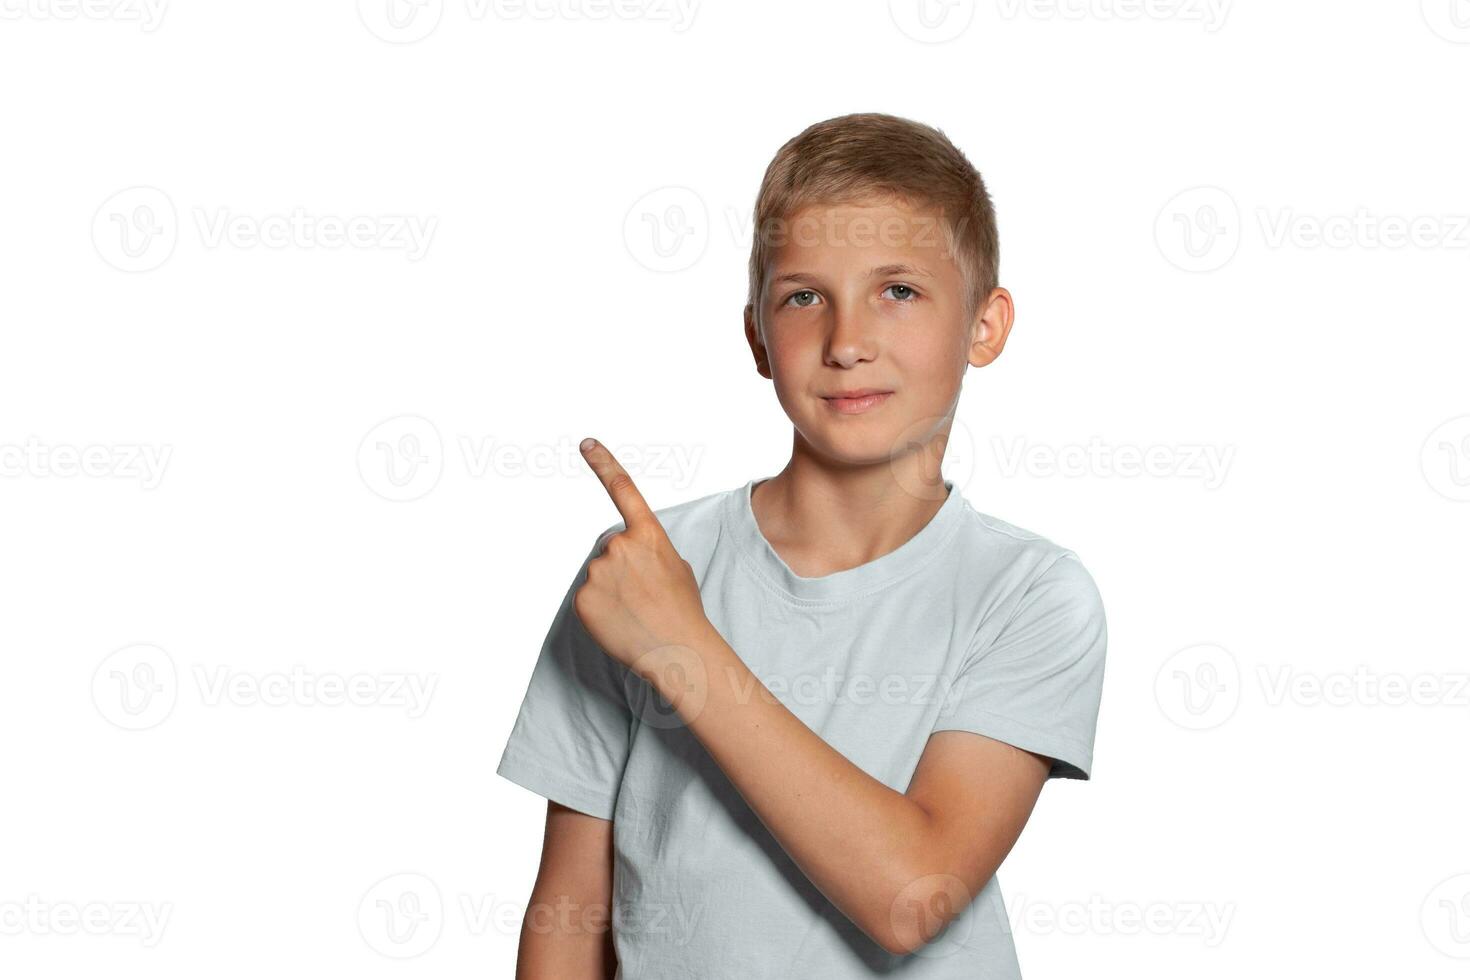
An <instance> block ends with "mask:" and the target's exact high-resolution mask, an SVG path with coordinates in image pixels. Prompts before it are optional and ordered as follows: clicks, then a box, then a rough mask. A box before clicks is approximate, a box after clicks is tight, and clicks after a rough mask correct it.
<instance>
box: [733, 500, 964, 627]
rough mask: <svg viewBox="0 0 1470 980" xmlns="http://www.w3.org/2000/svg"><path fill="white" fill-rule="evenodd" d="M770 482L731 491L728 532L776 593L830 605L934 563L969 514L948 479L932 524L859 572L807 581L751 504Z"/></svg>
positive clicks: (879, 587) (861, 568)
mask: <svg viewBox="0 0 1470 980" xmlns="http://www.w3.org/2000/svg"><path fill="white" fill-rule="evenodd" d="M766 479H769V477H760V478H755V477H752V478H751V479H750V480H749V481H748V482H747V483H746V484H745V486H743V487H739V488H737V489H735V490H733V491H731V492H730V494H729V496H728V498H727V500H726V502H725V513H724V525H725V530H726V533H727V534H729V535H730V537H731V540H732V543H733V544H734V545H735V546H736V547H737V548H738V549H739V551H740V554H741V557H742V559H743V560H744V562H745V563H746V565H747V566H748V567H749V568H750V569H751V571H752V572H754V573H755V575H756V576H757V577H759V578H761V579H764V580H765V581H766V583H767V584H768V585H770V586H772V587H773V588H775V589H776V591H778V592H780V593H784V594H785V595H786V597H787V598H789V599H793V600H796V601H816V602H831V601H840V600H844V599H852V598H858V597H861V596H864V595H869V594H871V593H873V592H876V591H879V590H881V589H883V588H885V587H886V586H888V585H891V584H893V583H895V582H897V581H898V580H900V579H902V578H905V577H907V576H908V575H910V574H912V573H913V572H915V571H917V570H918V569H920V568H922V567H923V566H924V565H925V564H927V563H929V562H930V561H932V560H933V558H934V556H935V555H936V554H937V553H938V552H939V550H940V549H941V548H943V547H944V546H945V545H946V544H948V543H949V541H950V539H951V538H953V537H954V533H955V531H957V530H958V529H959V526H960V523H961V520H962V518H963V516H964V515H963V510H964V507H965V498H964V497H963V496H962V495H961V494H960V492H959V491H958V490H957V489H955V486H954V483H953V481H950V480H945V481H944V487H945V490H946V491H948V496H947V497H945V500H944V503H943V504H942V505H940V508H939V510H938V511H936V512H935V514H934V516H933V517H931V518H930V519H929V523H927V524H925V525H924V526H923V527H922V528H920V529H919V531H918V533H917V534H915V535H914V536H913V537H911V538H909V539H908V540H907V541H905V542H904V543H903V544H901V545H899V546H898V547H897V548H895V549H894V550H892V551H890V552H888V553H887V554H886V555H880V556H879V557H877V558H875V559H873V560H872V561H870V562H866V563H864V564H862V565H858V566H856V567H855V568H846V569H843V570H842V571H840V572H833V573H831V574H830V575H822V576H820V577H817V578H803V577H802V576H800V575H797V574H796V573H795V572H793V571H792V570H791V568H790V567H789V566H787V564H786V562H785V561H783V560H782V559H781V556H780V555H778V554H776V551H775V549H774V548H772V547H771V543H770V542H769V541H767V540H766V538H765V535H763V534H761V530H760V525H759V524H757V523H756V519H755V511H754V510H753V509H752V508H751V505H750V499H751V491H752V490H754V489H755V485H756V484H757V483H761V482H763V481H764V480H766Z"/></svg>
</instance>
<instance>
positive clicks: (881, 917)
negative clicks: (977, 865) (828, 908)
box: [859, 873, 969, 956]
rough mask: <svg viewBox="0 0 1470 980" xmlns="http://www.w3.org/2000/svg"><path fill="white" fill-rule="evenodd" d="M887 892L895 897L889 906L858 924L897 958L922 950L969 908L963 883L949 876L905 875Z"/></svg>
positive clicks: (876, 911) (887, 904)
mask: <svg viewBox="0 0 1470 980" xmlns="http://www.w3.org/2000/svg"><path fill="white" fill-rule="evenodd" d="M887 893H888V894H889V895H892V896H893V898H892V900H891V901H889V902H888V903H886V907H884V908H880V909H875V910H874V911H873V912H872V913H871V914H870V916H869V920H870V921H868V922H866V923H859V925H860V926H861V928H862V929H863V931H864V932H865V933H867V935H868V937H869V938H870V939H872V940H873V941H874V942H875V943H877V944H878V945H879V946H881V947H882V948H883V949H884V950H885V951H886V952H889V953H892V954H893V955H894V956H907V955H909V954H910V953H916V952H918V951H919V950H921V949H923V948H924V947H925V946H927V945H928V944H929V943H930V942H931V941H933V940H934V938H935V937H937V936H938V935H939V934H940V933H941V932H943V931H944V929H945V927H946V926H948V925H949V923H950V922H951V921H952V920H953V919H954V918H955V917H956V916H958V915H959V914H960V913H961V912H963V911H964V910H965V907H966V906H968V905H969V899H968V898H967V897H966V896H967V894H968V893H967V891H966V888H965V885H964V883H963V882H962V881H961V880H960V879H959V878H958V877H956V876H954V875H950V874H932V873H931V874H915V873H903V874H900V875H899V876H898V879H897V880H896V881H895V882H894V883H893V884H891V885H890V887H889V888H888V889H887Z"/></svg>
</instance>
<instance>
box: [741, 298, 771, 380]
mask: <svg viewBox="0 0 1470 980" xmlns="http://www.w3.org/2000/svg"><path fill="white" fill-rule="evenodd" d="M745 340H746V342H747V343H749V344H750V352H751V354H753V355H755V369H756V370H757V371H759V372H760V375H761V377H763V378H765V379H766V380H768V381H769V380H770V378H771V362H770V360H768V359H767V358H766V345H765V344H764V343H762V342H761V335H760V331H759V330H757V329H756V326H755V305H754V304H752V303H746V304H745Z"/></svg>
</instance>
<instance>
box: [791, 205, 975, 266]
mask: <svg viewBox="0 0 1470 980" xmlns="http://www.w3.org/2000/svg"><path fill="white" fill-rule="evenodd" d="M771 224H772V227H771V228H770V229H768V231H767V234H766V241H767V244H768V245H769V247H770V256H771V262H770V270H769V271H770V274H771V275H772V276H773V277H775V276H779V275H781V274H782V273H784V272H793V271H801V270H807V271H817V270H818V269H828V270H830V269H835V268H843V269H846V268H848V267H849V266H850V265H851V264H857V263H866V265H864V266H863V268H864V269H865V270H866V269H878V268H882V267H883V266H886V265H893V264H907V265H911V266H916V267H918V268H921V269H924V270H927V271H929V272H930V273H931V274H932V275H934V276H936V277H940V276H944V275H946V274H948V273H950V272H954V271H956V270H957V266H956V265H955V263H954V261H953V258H952V256H951V254H950V252H951V249H950V248H949V247H948V243H949V236H948V235H947V234H946V229H945V226H944V223H943V220H942V216H941V214H940V212H939V211H938V210H937V209H928V208H915V207H911V206H909V205H907V204H905V203H903V202H881V203H879V202H862V203H854V204H824V205H812V206H809V207H806V208H802V209H800V210H798V211H796V212H793V213H792V214H791V215H790V216H789V217H786V218H784V219H778V220H776V221H773V222H772V223H771Z"/></svg>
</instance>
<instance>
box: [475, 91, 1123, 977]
mask: <svg viewBox="0 0 1470 980" xmlns="http://www.w3.org/2000/svg"><path fill="white" fill-rule="evenodd" d="M755 218H756V225H755V228H756V234H755V236H754V237H755V241H754V243H753V247H752V254H751V263H750V294H749V304H748V305H747V306H746V308H745V332H746V337H747V339H748V341H749V343H750V347H751V351H752V353H753V354H754V357H755V363H756V369H757V370H758V371H759V372H760V374H761V375H762V376H763V377H765V378H768V379H770V380H771V381H772V382H773V383H774V387H775V390H776V397H777V398H778V400H779V401H780V403H781V406H782V408H783V409H784V410H785V412H786V414H787V415H788V416H789V417H790V418H791V421H792V424H793V427H794V438H793V446H792V453H791V459H790V461H789V462H788V463H787V464H786V466H785V468H784V469H783V470H782V471H781V472H780V473H778V474H777V475H775V476H772V477H768V478H762V479H752V480H750V481H749V482H747V483H746V484H745V485H744V486H741V487H738V488H734V489H731V490H727V491H723V492H719V493H715V494H711V495H708V496H705V497H701V498H699V499H696V500H691V501H686V502H684V503H682V504H678V505H675V506H671V507H667V508H664V509H662V510H659V511H657V512H654V511H651V510H650V509H649V507H648V504H647V503H646V502H645V501H644V499H643V497H642V496H641V495H640V493H639V492H638V490H637V488H636V487H635V486H634V485H633V483H632V481H631V480H629V479H628V476H627V474H626V472H624V471H623V469H622V467H621V466H619V465H618V463H617V461H616V460H615V459H614V458H613V457H612V455H611V454H610V453H609V452H608V451H607V450H606V449H605V448H604V447H603V446H601V445H600V444H598V443H596V442H595V441H594V440H590V439H589V440H585V441H584V443H583V453H584V456H585V457H586V459H587V461H588V464H589V466H591V468H592V469H593V471H594V472H595V473H596V474H597V476H598V478H599V480H600V481H601V482H602V484H603V487H604V489H605V490H606V491H607V493H608V495H609V497H610V498H611V500H612V503H613V505H614V506H615V507H616V508H617V511H618V513H619V514H620V516H621V517H622V520H621V521H620V522H619V523H617V524H614V525H612V526H610V527H609V528H607V529H606V530H605V531H604V532H603V533H602V534H601V535H600V536H599V537H598V540H597V543H596V544H594V545H593V547H592V550H591V552H590V553H589V554H588V556H587V558H586V559H585V560H584V562H583V565H582V567H581V569H580V570H579V572H578V574H577V576H576V578H575V579H574V580H573V582H572V586H571V588H570V590H569V591H568V592H567V594H566V597H565V598H564V599H563V601H562V604H561V608H560V609H559V610H558V612H557V614H556V616H555V618H554V620H553V622H552V624H551V629H550V632H549V634H548V635H547V637H546V641H545V645H544V646H543V648H542V650H541V654H540V657H539V659H538V661H537V663H536V666H535V669H534V670H533V672H532V675H531V681H530V686H529V689H528V690H527V692H526V696H525V700H524V702H523V703H522V705H521V708H520V713H519V715H518V716H517V718H516V720H515V725H514V727H513V729H512V732H511V736H510V740H509V742H508V744H507V745H506V747H505V752H504V755H503V756H502V758H501V761H500V765H499V768H498V770H497V771H498V772H499V774H500V775H502V776H505V777H506V778H508V779H511V780H513V781H515V782H517V783H519V784H521V785H522V786H525V787H527V788H529V789H531V790H534V791H535V792H537V793H539V794H541V795H543V796H546V797H547V799H548V813H547V822H546V837H545V841H544V844H543V850H542V859H541V868H540V872H539V874H538V878H537V882H536V886H535V889H534V891H533V893H532V896H531V905H530V908H529V909H528V912H527V916H526V919H525V922H524V923H523V926H522V935H521V951H520V960H519V966H518V971H517V976H518V977H556V978H558V980H562V978H592V977H607V976H610V975H612V976H616V977H622V978H626V980H665V978H676V977H677V978H686V977H697V978H702V980H715V978H739V980H754V978H762V977H818V978H848V977H879V976H882V977H890V976H892V977H906V978H923V980H937V978H948V977H956V978H957V977H964V978H974V977H985V978H987V980H1003V978H1015V977H1019V976H1020V971H1019V967H1018V965H1017V961H1016V956H1015V949H1014V946H1013V943H1012V940H1011V934H1010V929H1009V925H1008V922H1007V916H1006V910H1005V907H1004V905H1003V902H1002V898H1001V894H1000V888H999V885H998V884H997V882H996V878H995V872H996V869H997V868H998V867H999V865H1000V863H1001V862H1002V860H1003V859H1004V858H1005V856H1006V854H1007V853H1008V852H1009V851H1010V849H1011V847H1012V846H1013V845H1014V844H1015V842H1016V839H1017V837H1018V836H1019V835H1020V833H1021V830H1022V828H1023V827H1024V826H1025V823H1026V820H1027V819H1028V817H1029V816H1030V814H1031V811H1032V808H1033V806H1034V805H1035V802H1036V800H1037V797H1038V795H1039V793H1040V791H1041V787H1042V785H1043V784H1044V782H1045V781H1046V780H1047V779H1048V778H1050V777H1066V778H1075V779H1088V778H1089V775H1090V770H1091V766H1092V746H1093V735H1094V731H1095V728H1096V723H1097V715H1098V706H1099V701H1100V698H1101V689H1102V679H1103V664H1104V657H1105V649H1106V625H1105V621H1104V616H1103V609H1102V603H1101V599H1100V597H1099V595H1098V591H1097V589H1096V586H1095V585H1094V583H1093V580H1092V578H1091V577H1090V576H1089V574H1088V573H1087V571H1086V570H1085V569H1084V568H1083V566H1082V565H1081V563H1080V562H1079V560H1078V558H1077V556H1076V555H1075V554H1074V553H1073V552H1070V551H1068V550H1066V549H1064V548H1061V547H1058V546H1057V545H1055V544H1052V543H1051V542H1050V541H1048V540H1046V539H1045V538H1042V537H1039V536H1037V535H1035V534H1031V533H1029V532H1027V531H1024V530H1021V529H1019V528H1016V527H1014V526H1012V525H1009V524H1006V523H1005V522H1003V521H999V520H996V519H995V518H992V517H988V516H985V515H983V514H981V513H979V512H977V511H976V510H974V509H972V508H971V507H970V505H969V503H968V502H967V501H966V500H965V498H964V497H963V496H962V495H961V493H960V491H959V490H958V489H957V488H956V487H955V486H954V484H953V483H952V482H950V481H948V480H946V479H944V478H943V476H942V475H941V474H940V472H939V461H940V459H941V457H942V456H943V451H944V445H945V442H946V440H947V439H948V436H949V430H950V426H951V424H952V421H953V418H954V411H955V406H956V404H957V401H958V398H959V394H960V388H961V382H962V379H963V377H964V374H965V372H966V371H967V370H968V369H969V368H970V367H983V366H985V365H986V364H989V363H990V362H991V361H992V360H994V359H995V358H996V357H997V356H998V355H999V354H1000V352H1001V349H1002V348H1003V347H1004V345H1005V341H1006V336H1007V334H1008V332H1009V330H1010V327H1011V322H1012V319H1013V315H1014V314H1013V307H1012V302H1011V297H1010V294H1009V293H1008V292H1007V291H1006V290H1005V289H1003V288H1001V287H999V286H998V284H997V281H996V280H997V270H998V242H997V237H996V231H995V217H994V212H993V210H992V207H991V203H990V199H989V195H988V193H987V192H986V189H985V186H984V183H983V182H982V180H981V177H980V175H979V174H978V173H977V172H976V171H975V169H974V168H973V167H972V166H971V165H970V164H969V162H968V161H967V160H966V159H965V157H964V156H963V155H962V154H961V153H960V151H959V150H958V149H956V148H955V147H954V146H953V145H952V144H951V143H950V141H949V140H948V139H947V138H946V137H945V136H944V135H943V134H942V133H941V132H940V131H938V130H935V129H932V128H930V127H928V126H923V125H920V124H918V123H915V122H912V121H910V120H906V119H902V118H898V117H894V116H889V115H883V114H875V113H862V114H855V115H849V116H841V117H838V118H835V119H829V120H826V121H824V122H821V123H817V124H815V125H813V126H811V127H809V128H808V129H806V130H805V131H804V132H802V133H801V134H799V135H798V136H796V137H795V138H794V139H792V140H791V141H789V142H788V143H787V144H786V145H785V146H783V147H782V148H781V150H780V152H778V153H777V155H776V157H775V159H774V160H773V161H772V162H771V164H770V166H769V167H768V169H767V171H766V174H765V178H764V180H763V182H762V184H761V188H760V193H759V196H758V199H757V203H756V213H755ZM609 919H610V920H611V921H610V923H609ZM609 926H610V928H609Z"/></svg>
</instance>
